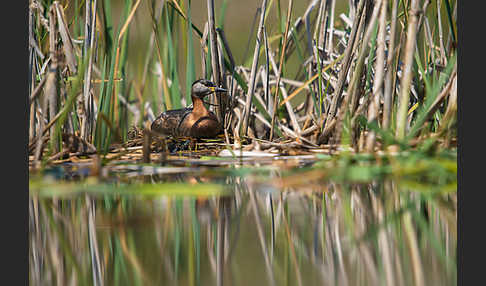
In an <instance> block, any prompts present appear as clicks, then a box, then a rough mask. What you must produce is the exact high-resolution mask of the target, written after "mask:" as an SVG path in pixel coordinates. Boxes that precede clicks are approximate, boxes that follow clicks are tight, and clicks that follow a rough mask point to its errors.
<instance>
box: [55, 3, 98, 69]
mask: <svg viewBox="0 0 486 286" xmlns="http://www.w3.org/2000/svg"><path fill="white" fill-rule="evenodd" d="M53 4H54V6H55V7H56V14H57V23H58V29H59V34H60V35H61V39H62V47H63V49H64V55H65V56H66V61H67V65H68V68H69V70H70V71H71V74H75V73H76V72H77V61H76V53H75V50H74V45H73V42H72V38H71V35H70V33H69V26H68V25H67V24H66V16H65V15H64V8H63V7H62V6H61V5H59V2H58V1H54V3H53ZM95 5H96V4H95Z"/></svg>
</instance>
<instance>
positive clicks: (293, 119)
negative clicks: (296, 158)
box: [268, 52, 301, 133]
mask: <svg viewBox="0 0 486 286" xmlns="http://www.w3.org/2000/svg"><path fill="white" fill-rule="evenodd" d="M268 56H269V59H270V63H271V64H272V68H273V71H274V73H276V71H277V64H276V63H275V59H274V57H273V55H272V53H271V52H270V53H268ZM275 76H277V77H278V75H277V74H275ZM275 88H276V89H278V88H280V91H281V92H282V97H283V101H282V103H283V102H285V107H286V109H287V112H288V114H289V117H290V124H291V125H292V128H294V130H295V131H296V132H297V133H300V131H301V130H300V126H299V123H298V122H297V115H296V114H295V112H294V108H293V107H292V104H290V101H289V100H288V98H289V96H288V95H287V90H286V89H285V87H284V86H279V87H277V86H275ZM277 100H278V98H277ZM274 102H275V108H274V110H273V112H274V113H273V114H275V112H276V110H277V108H278V102H277V101H275V98H274ZM281 105H282V104H281ZM272 118H273V116H272Z"/></svg>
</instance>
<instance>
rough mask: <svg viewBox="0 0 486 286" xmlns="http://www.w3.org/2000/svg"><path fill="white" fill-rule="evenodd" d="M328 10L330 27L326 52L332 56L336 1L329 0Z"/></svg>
mask: <svg viewBox="0 0 486 286" xmlns="http://www.w3.org/2000/svg"><path fill="white" fill-rule="evenodd" d="M360 1H361V0H360ZM361 2H363V1H361ZM330 10H331V15H330V19H329V25H330V27H329V40H328V47H329V49H328V51H327V54H328V55H329V56H332V54H333V53H334V41H333V37H334V12H335V11H336V0H331V7H330Z"/></svg>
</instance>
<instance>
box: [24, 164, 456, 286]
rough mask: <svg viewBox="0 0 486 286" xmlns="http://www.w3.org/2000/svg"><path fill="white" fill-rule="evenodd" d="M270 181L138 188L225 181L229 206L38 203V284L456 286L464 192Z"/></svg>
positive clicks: (224, 200)
mask: <svg viewBox="0 0 486 286" xmlns="http://www.w3.org/2000/svg"><path fill="white" fill-rule="evenodd" d="M267 175H268V176H267ZM265 176H266V177H267V182H265V181H261V180H257V179H255V178H254V177H252V176H224V177H217V176H214V175H201V174H199V175H197V174H196V175H195V174H192V173H185V174H177V175H174V174H172V175H145V176H141V177H138V178H136V180H140V181H144V182H158V181H175V182H190V181H194V182H216V183H219V184H224V185H225V188H227V189H228V190H230V191H231V195H228V196H220V197H214V196H213V197H203V196H185V197H171V196H155V197H154V196H130V197H127V196H122V195H106V194H104V195H94V194H81V195H78V196H76V197H71V198H52V197H50V198H44V197H38V196H37V195H35V194H31V199H30V202H29V213H30V215H29V251H30V256H29V268H30V272H29V273H30V277H29V279H30V284H32V285H160V284H163V285H456V263H455V261H456V241H457V234H456V226H457V222H456V213H457V212H456V204H455V200H456V194H455V193H453V194H447V195H444V194H437V193H435V194H427V193H423V192H414V191H413V190H411V189H408V188H407V189H405V188H403V187H401V186H400V184H399V182H396V181H392V180H382V181H374V182H370V183H367V184H344V183H336V182H327V183H323V184H321V185H312V187H308V188H307V189H304V188H295V187H292V188H290V187H285V186H282V187H281V188H280V189H276V188H275V184H270V183H269V182H270V179H271V178H272V177H276V176H279V173H278V172H273V171H270V172H269V174H265ZM268 178H270V179H268ZM130 180H134V179H133V178H132V179H130Z"/></svg>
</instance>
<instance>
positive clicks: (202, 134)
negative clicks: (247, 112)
mask: <svg viewBox="0 0 486 286" xmlns="http://www.w3.org/2000/svg"><path fill="white" fill-rule="evenodd" d="M226 91H227V90H226V89H224V88H220V87H218V86H216V85H215V84H214V83H213V82H211V81H209V80H206V79H199V80H196V81H195V82H194V83H193V84H192V87H191V99H192V104H193V106H192V107H186V108H181V109H174V110H167V111H165V112H162V113H161V114H160V115H159V116H158V117H157V118H156V119H155V120H154V121H153V122H152V125H151V130H152V131H153V132H156V133H158V134H161V135H163V136H173V137H192V138H214V137H216V136H217V135H218V134H220V133H221V132H222V127H221V123H220V122H219V121H218V118H217V117H216V115H215V114H214V113H213V112H211V111H209V110H208V109H207V108H206V106H204V101H203V99H204V98H205V97H206V96H208V95H210V94H212V93H214V92H226Z"/></svg>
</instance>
